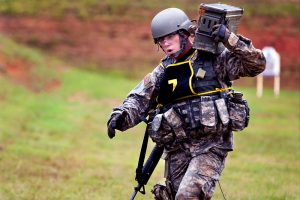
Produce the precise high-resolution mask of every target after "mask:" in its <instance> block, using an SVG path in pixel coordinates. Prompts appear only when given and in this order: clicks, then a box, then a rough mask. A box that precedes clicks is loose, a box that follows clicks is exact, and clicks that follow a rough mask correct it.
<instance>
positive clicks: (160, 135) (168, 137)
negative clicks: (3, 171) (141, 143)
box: [148, 114, 175, 146]
mask: <svg viewBox="0 0 300 200" xmlns="http://www.w3.org/2000/svg"><path fill="white" fill-rule="evenodd" d="M148 131H149V136H150V137H151V139H152V140H153V142H155V143H157V145H159V146H162V145H164V144H167V143H172V142H173V141H174V140H175V137H174V134H173V132H172V128H171V127H170V125H169V124H168V122H167V120H166V119H165V118H164V117H163V114H158V115H156V116H155V117H154V119H153V121H152V122H151V123H150V128H149V129H148Z"/></svg>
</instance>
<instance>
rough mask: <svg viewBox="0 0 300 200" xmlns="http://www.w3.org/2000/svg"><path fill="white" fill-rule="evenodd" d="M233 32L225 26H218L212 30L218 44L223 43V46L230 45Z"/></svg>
mask: <svg viewBox="0 0 300 200" xmlns="http://www.w3.org/2000/svg"><path fill="white" fill-rule="evenodd" d="M230 34H231V32H230V31H229V30H228V28H227V27H226V26H225V25H224V24H217V25H215V26H213V28H212V34H211V36H212V37H213V39H214V40H215V41H216V42H222V43H223V44H226V43H228V38H229V36H230Z"/></svg>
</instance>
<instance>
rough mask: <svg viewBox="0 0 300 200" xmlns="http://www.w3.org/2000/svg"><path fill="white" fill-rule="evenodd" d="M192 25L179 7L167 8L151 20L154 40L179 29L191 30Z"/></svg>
mask: <svg viewBox="0 0 300 200" xmlns="http://www.w3.org/2000/svg"><path fill="white" fill-rule="evenodd" d="M191 26H192V22H191V20H190V19H189V18H188V16H187V15H186V14H185V13H184V12H183V11H182V10H180V9H178V8H167V9H165V10H162V11H160V12H159V13H158V14H156V15H155V16H154V18H153V19H152V22H151V32H152V37H153V39H154V41H155V42H156V41H157V39H158V38H160V37H163V36H165V35H168V34H170V33H173V32H175V31H178V30H181V29H183V30H186V31H189V28H190V27H191Z"/></svg>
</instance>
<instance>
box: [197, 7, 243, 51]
mask: <svg viewBox="0 0 300 200" xmlns="http://www.w3.org/2000/svg"><path fill="white" fill-rule="evenodd" d="M243 12H244V10H243V9H242V8H238V7H234V6H230V5H226V4H220V3H214V4H200V7H199V20H198V22H197V29H196V32H195V39H194V42H193V47H194V48H195V49H200V50H203V51H207V52H211V53H213V54H216V53H218V52H219V51H220V49H222V48H223V49H224V46H223V44H222V43H219V44H218V43H216V42H215V41H214V40H213V38H212V36H211V34H212V28H213V26H214V25H217V24H224V25H226V26H227V28H228V29H229V30H230V31H231V32H234V33H236V32H237V28H238V25H239V22H240V18H241V17H242V15H243Z"/></svg>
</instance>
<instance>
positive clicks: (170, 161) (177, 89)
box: [107, 8, 265, 200]
mask: <svg viewBox="0 0 300 200" xmlns="http://www.w3.org/2000/svg"><path fill="white" fill-rule="evenodd" d="M191 27H192V23H191V21H190V20H189V18H188V16H187V15H186V14H185V13H184V12H183V11H182V10H180V9H177V8H168V9H165V10H163V11H161V12H159V13H158V14H157V15H156V16H155V17H154V18H153V20H152V22H151V31H152V36H153V39H154V42H155V43H156V44H157V45H159V47H160V48H161V49H162V50H163V51H164V53H165V54H166V56H165V58H164V59H162V61H161V63H160V64H159V65H158V66H157V67H156V68H155V69H154V70H153V71H152V72H151V73H149V74H148V75H146V76H145V77H144V79H143V80H142V81H141V82H140V83H139V84H138V85H137V86H136V87H135V88H134V89H133V90H132V91H131V92H130V93H129V94H128V96H127V98H126V99H125V100H124V102H123V104H122V105H120V106H118V107H116V108H114V109H113V111H112V113H111V115H110V118H109V120H108V123H107V124H108V136H109V137H110V138H113V137H114V136H115V129H117V130H120V131H125V130H127V129H129V128H131V127H133V126H135V125H137V124H138V123H140V122H141V118H140V117H141V116H148V115H149V118H150V119H151V123H150V124H149V126H148V131H149V134H150V137H151V138H152V140H153V141H154V142H155V143H156V144H157V145H160V146H163V147H164V155H163V157H164V159H165V178H166V184H165V185H159V184H157V185H155V186H154V188H153V190H152V192H153V194H154V196H155V199H177V200H183V199H211V197H212V195H213V193H214V190H215V186H216V182H217V181H218V180H219V177H220V174H221V172H222V170H223V168H224V163H225V159H226V156H227V152H228V151H232V150H233V133H232V131H239V130H242V129H243V128H245V127H246V126H247V123H248V119H249V109H248V106H247V103H246V101H245V100H243V99H242V94H241V93H235V92H234V91H233V90H232V88H231V81H233V80H236V79H238V78H240V77H253V76H256V75H258V74H259V73H261V72H262V71H263V70H264V68H265V58H264V55H263V53H262V51H261V50H259V49H256V48H254V46H253V45H252V42H251V40H249V39H247V38H245V37H243V36H241V35H236V34H234V33H232V32H230V31H229V30H228V29H227V28H226V26H224V25H220V24H219V25H216V26H215V27H214V29H213V33H212V36H213V38H214V39H215V41H216V42H221V43H223V44H224V46H225V47H226V48H225V49H223V51H222V52H219V53H218V54H212V53H208V52H205V51H201V50H196V49H194V48H193V46H192V42H191V41H192V40H191V30H193V29H191Z"/></svg>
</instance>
